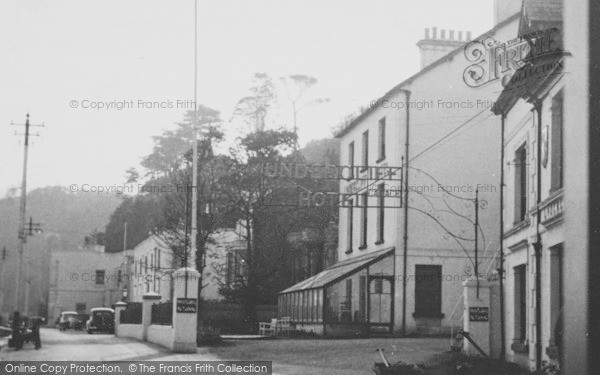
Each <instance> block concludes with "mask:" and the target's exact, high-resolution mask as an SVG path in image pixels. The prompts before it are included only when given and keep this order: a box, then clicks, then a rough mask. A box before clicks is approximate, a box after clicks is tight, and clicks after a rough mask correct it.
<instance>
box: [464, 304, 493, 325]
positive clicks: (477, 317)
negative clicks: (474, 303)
mask: <svg viewBox="0 0 600 375" xmlns="http://www.w3.org/2000/svg"><path fill="white" fill-rule="evenodd" d="M489 320H490V309H489V308H488V307H469V322H488V321H489Z"/></svg>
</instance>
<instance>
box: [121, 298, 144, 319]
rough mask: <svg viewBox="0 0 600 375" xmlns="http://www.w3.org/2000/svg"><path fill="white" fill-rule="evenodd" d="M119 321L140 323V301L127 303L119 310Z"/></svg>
mask: <svg viewBox="0 0 600 375" xmlns="http://www.w3.org/2000/svg"><path fill="white" fill-rule="evenodd" d="M119 322H120V323H121V324H142V303H141V302H130V303H128V304H127V308H126V309H125V310H123V311H121V316H120V317H119Z"/></svg>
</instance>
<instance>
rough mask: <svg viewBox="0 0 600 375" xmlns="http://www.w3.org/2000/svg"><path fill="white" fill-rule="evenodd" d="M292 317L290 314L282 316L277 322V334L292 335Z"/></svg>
mask: <svg viewBox="0 0 600 375" xmlns="http://www.w3.org/2000/svg"><path fill="white" fill-rule="evenodd" d="M291 321H292V319H291V318H290V317H289V316H286V317H283V318H281V320H279V321H278V322H277V326H276V327H275V331H276V335H279V334H285V335H286V336H288V337H289V336H290V331H291V330H292V322H291Z"/></svg>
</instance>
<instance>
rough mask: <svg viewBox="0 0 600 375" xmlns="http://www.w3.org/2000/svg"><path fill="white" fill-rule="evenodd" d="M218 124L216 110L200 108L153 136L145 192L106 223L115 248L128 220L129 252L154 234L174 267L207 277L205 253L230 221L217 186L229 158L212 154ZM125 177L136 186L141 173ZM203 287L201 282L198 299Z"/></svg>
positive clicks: (144, 163)
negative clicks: (195, 158)
mask: <svg viewBox="0 0 600 375" xmlns="http://www.w3.org/2000/svg"><path fill="white" fill-rule="evenodd" d="M194 118H196V129H197V131H198V132H199V133H200V135H201V137H200V139H199V140H198V141H197V142H198V163H197V165H198V171H197V172H198V181H199V184H198V186H197V192H198V194H197V197H198V211H197V214H198V215H197V217H198V222H197V225H196V226H197V228H198V233H197V238H196V249H189V243H190V242H191V241H190V238H189V236H190V228H191V223H190V217H191V207H192V204H191V186H192V164H193V163H192V162H193V160H192V159H193V153H192V146H193V140H194ZM220 123H221V120H220V115H219V112H218V111H216V110H214V109H211V108H209V107H206V106H203V105H199V106H198V108H197V112H196V114H194V112H193V111H188V112H187V113H186V114H185V116H184V119H183V121H182V122H179V123H177V124H176V128H175V129H174V130H167V131H164V132H163V134H161V135H159V136H156V137H154V148H153V150H152V152H151V153H150V154H149V155H148V156H146V157H145V158H144V159H143V160H142V166H143V167H144V168H145V169H146V174H145V176H144V178H145V179H146V180H145V182H144V183H143V184H142V185H141V190H142V193H141V194H140V195H138V196H136V197H134V198H125V199H124V201H123V203H122V205H121V206H120V207H119V208H118V209H117V210H116V211H115V213H114V215H113V217H111V221H110V222H109V224H108V225H107V230H106V232H107V237H108V242H109V243H110V246H111V247H113V246H117V243H116V242H118V241H119V240H120V242H121V243H122V241H123V235H122V233H123V229H122V228H124V224H125V222H127V224H128V225H127V231H128V234H127V247H128V248H132V247H134V246H135V245H137V244H138V243H139V242H141V241H143V240H144V239H145V238H147V237H148V235H149V234H154V235H156V236H157V237H158V239H159V240H160V241H161V242H163V243H164V244H165V245H166V246H168V247H169V248H170V250H171V252H172V253H173V257H174V261H175V264H174V265H173V266H174V267H179V266H182V265H185V264H187V265H188V266H192V267H193V268H196V269H197V270H198V272H199V273H200V275H201V280H204V279H205V277H204V276H205V275H204V269H205V265H206V255H207V254H206V251H207V245H208V244H209V243H210V238H211V234H212V233H213V232H214V231H215V230H217V229H218V228H219V227H221V226H223V225H229V223H230V222H231V220H230V218H229V216H228V211H229V204H228V203H227V202H226V200H225V199H223V194H222V193H221V192H222V191H223V187H222V186H220V185H218V184H219V182H220V180H219V176H220V174H221V173H223V172H224V171H225V168H224V167H223V163H224V159H226V157H223V156H218V155H215V152H214V145H215V144H216V143H218V142H219V141H221V140H222V139H223V132H222V131H221V124H220ZM126 177H127V180H128V182H134V181H137V180H139V178H140V175H139V173H138V172H137V171H136V170H135V169H133V168H131V169H129V170H128V171H127V176H126ZM190 251H193V252H194V253H193V254H191V253H190ZM191 255H195V256H194V257H192V256H191ZM191 259H195V264H189V263H188V262H189V261H191ZM203 286H204V284H203V283H202V282H201V283H200V286H199V292H198V293H199V296H200V293H201V290H202V287H203Z"/></svg>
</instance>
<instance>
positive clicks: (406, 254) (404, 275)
mask: <svg viewBox="0 0 600 375" xmlns="http://www.w3.org/2000/svg"><path fill="white" fill-rule="evenodd" d="M401 91H402V92H403V93H404V94H405V95H406V143H405V146H406V148H405V151H404V153H405V155H406V164H405V165H404V251H403V254H402V258H403V260H402V269H403V274H402V336H406V278H407V277H406V272H407V264H406V263H407V261H408V163H409V153H408V151H409V136H410V105H409V104H410V91H409V90H401Z"/></svg>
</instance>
